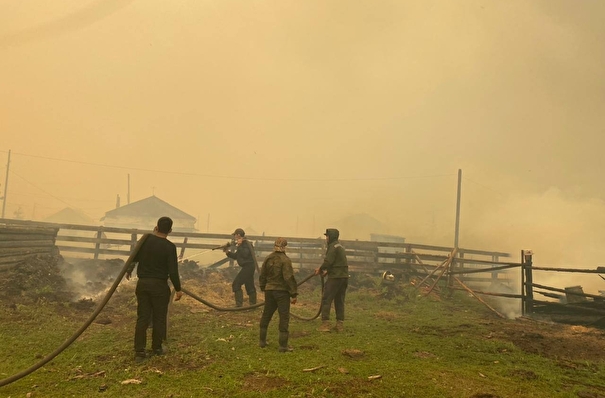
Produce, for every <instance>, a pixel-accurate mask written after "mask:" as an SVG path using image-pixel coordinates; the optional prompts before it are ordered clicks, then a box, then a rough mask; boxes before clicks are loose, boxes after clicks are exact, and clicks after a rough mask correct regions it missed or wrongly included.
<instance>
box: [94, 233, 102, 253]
mask: <svg viewBox="0 0 605 398" xmlns="http://www.w3.org/2000/svg"><path fill="white" fill-rule="evenodd" d="M102 237H103V227H99V230H98V231H97V242H96V243H95V254H94V259H95V260H98V259H99V250H101V238H102Z"/></svg>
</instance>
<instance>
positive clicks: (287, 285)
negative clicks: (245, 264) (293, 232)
mask: <svg viewBox="0 0 605 398" xmlns="http://www.w3.org/2000/svg"><path fill="white" fill-rule="evenodd" d="M287 245H288V242H287V241H286V239H284V238H277V240H276V241H275V245H274V246H273V253H271V254H269V255H268V256H267V258H266V259H265V261H264V262H263V266H262V267H261V270H260V277H259V284H260V289H261V290H262V291H263V292H264V293H265V307H264V308H263V315H262V316H261V319H260V339H259V346H260V347H261V348H265V347H266V346H267V327H268V326H269V322H271V318H272V317H273V314H274V313H275V311H276V310H277V312H278V314H279V352H289V351H292V349H291V348H290V347H288V336H289V331H288V327H289V324H290V304H296V296H297V295H298V290H297V289H298V288H297V284H296V279H295V278H294V270H293V269H292V261H291V260H290V258H288V256H287V255H286V253H285V251H286V246H287Z"/></svg>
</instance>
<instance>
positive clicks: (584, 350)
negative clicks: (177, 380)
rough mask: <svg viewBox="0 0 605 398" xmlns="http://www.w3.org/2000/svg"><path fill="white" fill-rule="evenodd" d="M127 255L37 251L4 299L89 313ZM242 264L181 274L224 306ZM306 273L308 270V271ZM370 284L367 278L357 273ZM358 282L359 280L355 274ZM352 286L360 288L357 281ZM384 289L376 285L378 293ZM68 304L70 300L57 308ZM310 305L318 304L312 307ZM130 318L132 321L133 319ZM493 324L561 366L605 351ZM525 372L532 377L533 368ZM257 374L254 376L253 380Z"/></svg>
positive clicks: (600, 332) (595, 339)
mask: <svg viewBox="0 0 605 398" xmlns="http://www.w3.org/2000/svg"><path fill="white" fill-rule="evenodd" d="M123 264H124V263H123V261H122V260H81V261H78V262H74V261H72V262H67V261H65V260H64V259H63V258H62V257H61V256H34V257H32V258H30V259H29V260H27V261H25V262H23V263H21V264H20V265H19V266H17V267H15V268H13V269H9V270H2V271H0V305H3V306H8V307H15V305H16V304H35V303H36V302H37V301H38V300H45V301H46V302H56V303H62V304H64V303H65V302H70V303H71V304H70V306H69V308H71V309H72V310H74V311H82V312H86V313H90V311H92V309H93V308H94V307H95V305H96V301H97V300H98V299H99V298H101V297H102V296H103V295H104V293H105V292H106V290H107V289H108V288H109V287H110V286H111V284H112V283H113V280H114V278H115V277H116V276H117V274H118V273H119V271H120V270H121V268H122V266H123ZM237 271H238V270H237V269H224V270H205V271H204V270H202V269H200V268H199V267H198V266H197V264H196V263H195V262H189V263H187V264H183V265H182V267H181V278H182V280H183V281H184V283H186V286H187V288H188V289H190V290H191V291H194V292H195V293H196V294H199V295H200V296H202V297H204V299H206V300H208V301H210V302H212V303H213V304H215V305H217V306H220V307H230V306H232V305H233V304H232V299H231V298H232V292H231V281H232V280H233V277H234V276H235V274H236V273H237ZM305 276H306V275H305ZM358 281H359V284H360V285H362V286H363V288H364V289H367V287H366V285H367V284H368V282H367V279H366V278H358ZM352 282H355V280H352ZM135 284H136V283H135V282H134V281H132V280H131V281H129V282H127V283H122V284H121V285H120V287H119V289H118V293H119V294H117V295H115V296H114V297H112V300H110V303H109V304H108V305H109V306H110V307H113V306H116V308H117V307H119V306H121V305H123V304H124V302H125V301H129V300H133V296H134V294H133V292H134V286H135ZM318 285H319V281H318V279H312V280H311V281H310V283H306V284H304V285H303V286H302V287H301V289H315V288H318ZM351 287H352V289H353V290H354V289H356V288H359V286H355V284H354V283H353V285H352V286H351ZM378 295H379V292H378V291H377V296H378ZM184 304H186V305H188V306H189V307H190V311H192V312H208V311H211V310H210V309H209V308H208V307H207V306H205V305H203V304H201V303H199V302H197V301H195V300H185V303H184ZM59 307H60V308H63V309H65V305H60V306H58V308H59ZM309 309H310V310H311V311H314V310H316V308H311V307H310V308H309ZM97 321H98V322H120V321H121V319H120V317H119V316H114V317H112V319H109V320H107V319H103V317H100V319H98V320H97ZM125 321H127V322H131V319H126V320H125ZM484 322H485V325H487V326H488V328H489V329H490V330H491V332H490V333H489V335H488V336H485V338H494V339H498V340H503V341H510V342H511V343H513V344H514V345H515V346H517V347H519V348H520V349H522V350H524V351H526V352H528V353H532V354H538V355H541V356H544V357H548V358H551V359H555V360H557V361H558V363H560V364H561V366H569V367H574V368H575V367H577V366H578V365H577V363H578V362H581V361H597V360H601V359H602V358H603V352H605V330H604V329H599V328H593V327H583V326H574V325H566V324H560V323H554V322H550V321H548V320H539V319H530V318H525V317H521V318H517V319H516V320H506V319H499V318H496V317H494V318H493V319H489V320H485V321H484ZM526 377H529V378H531V377H532V375H531V374H528V375H526ZM253 380H254V375H251V376H250V382H253Z"/></svg>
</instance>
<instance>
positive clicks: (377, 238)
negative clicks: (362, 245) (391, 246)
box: [370, 234, 405, 243]
mask: <svg viewBox="0 0 605 398" xmlns="http://www.w3.org/2000/svg"><path fill="white" fill-rule="evenodd" d="M370 241H372V242H385V243H405V238H404V237H403V236H397V235H385V234H370Z"/></svg>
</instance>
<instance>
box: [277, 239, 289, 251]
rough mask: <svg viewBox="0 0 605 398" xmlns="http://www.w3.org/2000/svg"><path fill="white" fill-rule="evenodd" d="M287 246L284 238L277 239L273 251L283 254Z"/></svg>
mask: <svg viewBox="0 0 605 398" xmlns="http://www.w3.org/2000/svg"><path fill="white" fill-rule="evenodd" d="M286 246H288V241H287V240H286V238H277V239H275V244H274V249H275V251H279V252H283V251H284V250H285V249H286Z"/></svg>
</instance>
